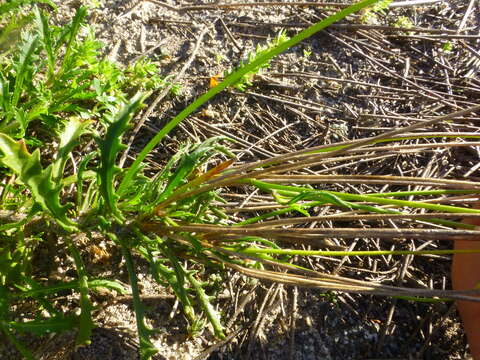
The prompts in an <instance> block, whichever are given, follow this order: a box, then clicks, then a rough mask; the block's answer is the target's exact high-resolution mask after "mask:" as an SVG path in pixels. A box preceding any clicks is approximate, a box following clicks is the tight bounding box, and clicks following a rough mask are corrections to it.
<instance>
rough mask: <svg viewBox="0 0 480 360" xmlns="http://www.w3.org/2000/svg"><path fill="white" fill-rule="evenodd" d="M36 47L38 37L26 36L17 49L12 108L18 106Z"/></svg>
mask: <svg viewBox="0 0 480 360" xmlns="http://www.w3.org/2000/svg"><path fill="white" fill-rule="evenodd" d="M37 45H38V36H36V35H32V34H28V35H27V36H26V38H25V40H24V42H23V44H22V46H21V47H20V49H19V52H20V55H19V58H18V61H16V62H15V70H16V74H15V85H14V88H13V97H12V104H11V105H12V106H13V107H15V106H17V104H18V100H19V99H20V96H21V95H22V91H23V90H24V89H23V83H24V81H25V79H26V77H27V71H28V67H29V66H30V65H31V60H32V56H33V53H34V51H35V49H36V48H37Z"/></svg>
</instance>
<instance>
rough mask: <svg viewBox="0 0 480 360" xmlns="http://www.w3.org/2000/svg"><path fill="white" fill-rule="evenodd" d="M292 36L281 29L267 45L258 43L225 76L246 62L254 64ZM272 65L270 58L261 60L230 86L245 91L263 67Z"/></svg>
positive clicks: (243, 65)
mask: <svg viewBox="0 0 480 360" xmlns="http://www.w3.org/2000/svg"><path fill="white" fill-rule="evenodd" d="M289 39H290V38H289V37H288V36H287V34H286V32H285V30H282V31H280V32H279V33H278V34H277V36H276V37H275V38H274V39H273V40H271V41H269V42H267V43H266V44H265V45H260V44H258V45H257V48H256V49H255V51H252V52H250V53H249V54H248V56H247V59H246V60H244V61H241V62H240V65H239V66H238V67H237V68H236V69H233V70H232V71H229V72H225V74H224V76H225V77H227V76H229V75H231V74H233V73H235V72H237V71H238V70H239V69H240V68H242V67H243V68H245V65H246V64H252V63H254V62H255V60H257V59H261V58H262V57H264V56H265V55H266V54H268V53H269V52H271V51H272V50H273V49H275V48H278V46H279V45H281V44H284V43H286V42H287V41H288V40H289ZM269 67H270V60H266V61H263V62H259V63H258V65H256V66H255V67H253V68H252V69H251V70H250V71H248V72H247V73H245V74H243V75H242V77H241V78H240V79H238V80H237V81H235V83H233V84H231V85H230V86H232V87H234V88H235V89H237V90H240V91H245V90H246V88H247V87H250V86H252V85H253V82H252V81H253V78H254V77H255V75H257V74H259V73H261V71H262V69H267V68H269Z"/></svg>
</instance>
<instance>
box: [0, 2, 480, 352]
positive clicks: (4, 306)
mask: <svg viewBox="0 0 480 360" xmlns="http://www.w3.org/2000/svg"><path fill="white" fill-rule="evenodd" d="M373 3H375V0H364V1H362V2H360V3H357V4H355V5H352V6H351V7H349V8H346V9H344V10H342V11H340V12H339V13H337V14H335V15H333V16H331V17H329V18H327V19H325V20H323V21H321V22H319V23H318V24H315V25H313V26H312V27H310V28H308V29H306V30H304V31H302V32H301V33H299V34H297V35H296V36H294V37H293V38H291V39H287V38H282V41H277V43H276V44H275V46H272V45H268V46H267V47H265V48H263V47H262V48H259V49H260V50H259V51H257V52H256V54H255V55H254V56H251V57H250V61H249V62H245V63H243V64H242V65H241V66H240V67H239V68H238V69H237V70H236V71H233V72H231V73H230V74H229V75H228V76H226V77H225V79H224V80H223V81H222V82H221V83H220V84H218V85H217V86H215V87H214V88H212V89H210V90H209V91H208V92H207V93H206V94H204V95H202V96H200V97H199V98H198V99H197V100H196V101H194V102H193V103H192V104H191V105H189V106H187V107H186V108H185V109H184V110H183V111H181V112H180V113H179V114H178V115H177V116H176V117H174V118H173V119H172V120H171V121H170V122H169V123H168V124H167V125H166V126H165V127H163V128H162V129H161V130H160V131H159V132H158V133H157V134H156V135H155V136H154V137H153V138H152V139H151V141H150V142H149V143H148V144H147V145H146V146H145V148H144V149H143V150H142V151H141V152H140V153H139V154H138V155H137V156H136V158H135V160H134V161H133V163H132V164H130V165H129V166H128V167H126V168H123V169H122V168H120V167H118V165H117V164H118V161H117V158H118V157H119V155H120V154H121V153H122V151H124V149H125V145H123V144H122V137H123V136H124V134H125V133H126V131H127V130H128V128H129V126H130V122H131V119H132V117H133V116H134V114H135V113H137V112H138V110H139V109H140V108H141V107H142V104H143V102H144V101H145V99H146V98H147V96H148V92H145V90H147V91H148V90H149V89H154V88H157V87H161V86H164V85H165V83H164V82H162V80H161V79H160V78H159V79H157V80H153V81H152V82H151V83H149V84H148V85H146V86H147V88H145V85H144V84H143V83H141V82H139V81H138V80H139V77H140V76H142V75H141V74H145V73H146V72H148V73H149V74H150V73H152V72H153V73H155V68H154V67H153V66H152V65H151V64H149V63H148V62H141V63H139V64H138V65H137V67H135V65H134V66H133V67H132V68H128V69H122V68H120V67H118V66H117V65H115V64H112V63H110V62H108V61H106V60H104V59H101V58H100V57H99V54H98V43H97V42H96V41H95V39H94V37H93V33H92V31H91V30H90V29H89V28H88V27H83V26H82V22H83V19H84V18H85V16H86V11H85V9H84V8H80V9H79V10H78V12H77V14H76V16H75V17H74V19H73V20H72V22H71V23H70V24H68V25H67V26H65V27H64V28H55V27H51V26H48V19H47V17H46V15H45V14H43V13H42V12H41V11H40V10H38V9H35V10H34V18H33V19H32V21H34V24H33V26H32V27H31V29H30V31H26V32H25V34H24V35H23V37H22V38H21V40H20V44H19V45H18V49H19V51H16V52H15V53H16V55H14V52H13V51H10V52H9V54H10V55H9V56H8V57H6V61H5V62H2V63H1V67H0V74H1V76H2V77H1V79H2V83H1V85H2V93H3V94H5V96H4V97H3V98H2V99H3V100H2V101H3V102H2V107H1V113H0V121H1V122H0V125H1V128H0V164H1V165H2V166H3V167H4V169H2V170H3V172H4V177H5V179H7V178H8V179H9V181H5V182H4V183H3V184H4V185H3V189H2V200H3V201H2V204H1V205H2V209H1V210H4V211H7V214H6V215H5V216H1V217H0V235H1V236H0V260H1V262H0V331H1V332H2V333H3V334H4V335H5V337H7V338H8V339H9V340H10V341H11V342H12V343H13V344H15V346H16V347H17V348H18V349H19V351H20V352H21V353H22V354H23V355H24V356H25V357H26V358H32V354H31V353H30V351H29V350H28V349H26V348H25V347H24V346H23V345H22V344H21V343H20V342H19V341H18V340H17V338H16V334H17V333H21V332H32V333H35V334H39V335H42V334H46V333H49V332H57V331H63V330H67V329H72V328H75V329H78V335H77V340H76V342H77V345H83V344H88V342H89V337H90V333H91V330H92V328H93V326H94V323H93V320H92V315H91V313H92V307H93V306H92V303H91V300H90V294H91V293H92V292H94V291H97V290H98V289H99V288H109V289H112V290H114V291H116V292H119V293H125V292H126V291H127V290H126V289H124V287H123V286H122V285H121V284H120V283H118V282H116V281H115V280H116V279H95V278H92V277H91V276H90V275H89V274H88V267H87V265H86V258H85V256H84V254H83V253H82V249H81V246H80V245H81V243H82V241H81V239H80V237H82V236H85V234H90V233H93V232H98V233H101V234H102V235H103V236H104V238H105V239H108V240H109V241H110V243H111V244H112V246H115V247H116V248H117V249H119V250H120V251H121V253H122V255H123V258H124V259H125V264H126V268H127V271H128V274H129V279H130V286H131V295H132V299H133V306H134V309H135V315H136V321H137V330H138V336H139V339H140V353H141V357H142V358H143V359H148V358H150V357H151V356H152V354H154V353H155V352H156V350H155V348H154V346H153V344H152V342H151V340H150V336H151V335H152V333H153V332H154V330H153V329H150V328H149V327H148V326H147V325H146V323H145V308H144V306H143V304H142V299H141V292H140V289H139V285H138V279H137V275H136V273H137V267H136V261H138V259H139V258H143V259H145V260H147V261H148V264H149V266H150V272H151V274H152V276H153V278H154V279H155V280H156V281H157V282H158V283H160V284H162V285H167V286H170V287H171V288H172V290H173V292H174V293H175V295H176V296H177V298H178V299H179V301H180V302H181V304H182V306H183V310H184V313H185V316H186V317H187V319H188V321H189V326H190V331H191V333H192V334H194V333H196V332H198V331H200V330H201V329H202V326H203V325H204V324H205V323H206V322H207V321H208V322H209V323H210V324H211V325H212V328H213V330H214V333H215V335H216V336H217V337H219V338H223V337H225V329H224V328H223V325H222V319H221V317H220V314H219V313H218V311H217V310H216V309H215V307H214V304H213V298H212V293H213V294H214V289H213V290H212V288H211V286H210V284H209V282H208V281H204V280H205V276H203V274H204V273H205V272H208V271H212V269H213V270H215V271H218V272H219V273H220V274H222V273H223V270H225V268H230V269H234V270H237V271H239V272H241V273H243V274H246V275H248V276H251V277H255V278H260V279H267V280H270V281H271V280H273V281H278V282H282V283H286V284H295V285H306V286H316V287H320V288H322V289H325V290H332V291H333V290H341V291H349V292H359V293H369V294H376V295H389V296H403V297H409V298H419V297H423V296H441V297H444V298H457V299H458V298H471V297H469V296H468V295H464V294H458V293H455V292H448V291H433V290H423V289H407V288H402V287H393V286H387V285H381V284H377V283H373V284H372V283H371V282H368V281H360V280H353V279H348V278H344V277H340V276H333V275H328V274H323V273H319V272H316V271H313V270H311V269H307V268H304V267H301V266H299V265H297V264H295V263H293V261H292V259H293V256H300V257H304V256H315V255H323V256H376V255H383V254H389V255H405V254H424V253H429V254H445V253H452V252H453V251H452V250H437V249H425V250H422V251H411V250H409V249H402V250H398V251H391V250H375V251H355V252H348V251H344V250H335V251H328V250H300V249H298V248H296V247H294V246H292V247H290V248H284V247H281V246H279V245H278V243H281V242H288V241H291V240H292V239H294V240H295V241H296V242H297V243H298V242H299V243H302V244H306V245H309V244H310V241H311V240H312V239H317V238H320V237H333V236H335V237H347V238H348V237H358V236H360V235H364V236H371V237H390V238H391V237H395V236H397V237H400V236H408V237H423V238H426V239H434V238H435V239H436V238H442V237H443V238H447V237H451V236H455V235H459V234H461V235H463V236H471V235H476V234H477V233H478V232H477V231H474V230H472V226H470V225H468V224H462V223H459V222H456V221H452V220H449V217H450V216H451V215H452V214H454V215H457V216H460V215H465V214H469V215H472V214H473V215H477V214H479V213H480V211H478V210H473V209H470V208H465V207H458V206H451V205H441V204H436V203H431V202H428V201H422V200H427V199H429V198H431V197H434V196H449V195H455V196H460V195H467V194H478V193H479V192H480V188H479V186H478V185H477V184H476V183H474V182H469V181H455V180H447V179H423V178H406V177H382V176H375V177H369V176H345V177H341V176H338V175H335V176H328V175H322V176H320V175H302V174H298V173H295V172H294V171H295V170H298V169H304V168H308V167H313V166H316V165H318V164H320V163H324V162H328V161H331V160H332V159H334V160H335V161H343V160H352V159H359V158H362V159H363V158H365V157H366V155H365V154H364V153H362V152H361V150H363V149H365V148H367V149H368V150H369V151H370V152H372V153H374V154H375V153H376V152H379V151H387V150H388V151H390V150H391V149H389V145H388V144H389V143H401V142H408V141H410V140H419V141H420V140H421V139H428V138H437V139H440V138H449V137H452V138H459V137H460V138H463V139H466V140H467V139H469V138H473V139H478V138H479V137H480V135H478V134H471V133H454V134H448V133H439V132H437V133H427V132H419V133H410V131H413V130H416V129H418V128H420V127H422V128H424V127H426V126H429V125H432V124H435V123H437V122H440V121H443V120H452V119H455V118H456V117H459V116H462V115H464V114H466V113H468V112H470V111H474V110H478V108H479V107H478V106H477V107H476V108H473V109H468V110H464V111H459V112H457V113H453V114H449V115H448V116H445V117H439V118H435V119H433V120H430V121H427V122H421V123H418V124H416V125H413V126H410V127H408V128H406V129H397V130H394V131H391V132H388V133H386V134H383V135H379V136H376V137H373V138H367V139H361V140H355V141H349V142H343V143H337V144H333V145H326V146H320V147H316V148H312V149H306V150H303V151H299V152H295V153H290V154H285V155H281V156H277V157H274V158H270V159H266V160H262V161H258V162H255V163H251V164H244V165H242V166H239V167H234V166H233V165H234V160H235V159H234V156H233V154H231V153H230V152H229V151H228V148H227V147H226V146H225V143H226V142H227V141H229V140H228V139H227V138H213V139H209V140H207V141H205V142H204V143H202V144H193V145H192V144H186V145H185V146H184V147H182V148H181V149H180V150H179V151H178V152H177V153H176V154H175V155H174V156H173V157H172V158H171V159H169V161H168V162H167V164H166V165H165V166H164V167H163V169H162V170H161V171H159V172H158V173H156V174H155V175H154V176H151V177H150V176H147V175H145V174H146V172H145V173H144V171H143V170H144V169H145V168H146V166H147V163H146V160H145V159H146V157H147V156H148V155H149V154H150V153H151V151H152V150H153V149H154V148H155V147H156V146H157V145H158V144H159V143H160V141H161V140H162V139H163V138H164V137H165V136H166V135H167V134H168V133H169V132H170V131H171V130H172V129H173V128H174V127H175V126H176V125H177V124H178V123H180V122H181V121H182V120H183V119H185V118H186V117H187V116H188V115H189V114H191V113H192V112H194V111H196V110H198V109H199V108H200V107H201V106H202V105H203V104H204V103H206V102H207V101H208V100H209V99H211V98H212V97H213V96H215V95H216V94H218V93H219V92H220V91H222V90H224V89H225V88H227V87H229V86H240V88H243V89H244V88H245V86H248V85H249V84H250V82H251V76H252V74H255V73H256V72H258V71H259V70H260V69H261V68H262V67H265V66H267V65H266V64H268V61H269V60H270V59H271V58H273V57H274V56H276V55H278V54H279V53H281V52H282V51H285V50H287V49H289V48H291V47H292V46H294V45H296V44H298V43H299V42H300V41H302V40H303V39H305V38H307V37H309V36H311V35H313V34H315V33H316V32H318V31H320V30H322V29H324V28H325V27H326V26H328V25H330V24H332V23H333V22H335V21H338V20H340V19H342V18H343V17H345V16H347V15H349V14H351V13H353V12H355V11H358V10H360V9H362V8H363V7H365V6H369V5H372V4H373ZM80 34H83V35H82V36H80ZM41 55H42V56H41ZM138 90H140V91H138ZM59 99H61V101H60V100H59ZM18 129H19V130H18ZM45 129H47V130H51V129H53V130H54V131H53V132H51V131H50V132H48V131H45ZM42 130H43V131H44V132H45V133H46V134H44V135H43V136H42V138H41V139H39V140H41V141H42V142H44V143H47V144H50V146H48V147H42V148H41V149H40V148H36V149H34V150H33V151H31V150H29V149H28V147H27V145H26V143H25V141H24V140H23V137H25V136H32V137H35V135H36V134H39V133H41V131H42ZM18 139H20V140H18ZM91 139H93V140H94V143H95V144H96V147H95V150H94V151H92V150H91V149H90V148H85V147H84V146H85V145H86V144H89V143H90V140H91ZM403 146H405V147H406V148H408V147H409V145H408V144H407V145H403ZM428 146H429V145H428V144H425V147H427V148H428ZM33 147H35V145H33ZM360 148H362V149H360ZM75 151H78V152H82V153H84V154H85V153H88V155H86V156H84V158H83V159H82V160H81V161H78V164H77V165H78V166H76V167H74V166H70V167H69V166H67V165H68V164H69V161H70V160H71V157H72V156H73V153H74V152H75ZM369 156H371V155H367V157H369ZM219 157H221V158H222V160H219ZM46 164H48V165H46ZM212 164H214V165H212ZM208 165H210V169H208V170H206V169H205V168H206V167H207V166H208ZM74 169H75V170H74ZM14 180H15V181H14ZM332 181H335V182H339V181H345V182H351V183H355V182H362V183H366V184H376V183H388V184H396V185H410V184H412V183H414V184H419V185H426V186H431V187H435V189H432V190H425V191H395V192H383V193H368V194H356V193H355V194H353V193H348V192H340V191H332V190H321V189H318V188H317V187H316V184H329V183H331V182H332ZM228 186H249V187H255V188H256V189H258V191H260V192H263V193H264V194H266V195H267V194H268V195H270V196H271V200H272V203H273V208H272V209H271V210H269V211H265V212H263V213H260V214H259V215H258V216H255V217H250V218H247V219H245V220H244V221H238V219H236V218H233V217H231V216H230V215H229V214H228V213H227V211H225V209H224V207H223V206H222V204H223V203H224V202H225V201H224V200H223V198H222V192H223V191H224V189H225V187H228ZM70 187H72V188H73V189H74V190H75V191H71V190H69V189H70ZM19 195H20V196H19ZM82 195H83V196H82ZM405 197H407V198H408V200H404V198H405ZM410 197H413V198H414V200H412V199H410ZM319 206H328V207H329V208H331V209H341V210H345V211H346V212H347V213H344V212H341V213H337V212H336V211H334V212H333V214H329V215H325V216H310V213H309V210H310V209H312V208H313V207H319ZM412 209H413V210H414V209H425V210H428V211H429V212H428V213H426V214H411V213H410V212H409V210H412ZM247 210H248V209H247ZM332 211H333V210H332ZM282 215H287V216H282ZM298 215H300V216H298ZM278 216H281V218H280V220H278V219H277V217H278ZM393 218H397V219H403V220H404V221H406V222H411V223H412V224H413V225H415V223H416V222H419V221H421V222H422V224H421V227H412V228H410V227H406V228H400V229H389V228H371V229H363V228H341V227H336V228H334V229H331V228H299V227H295V225H299V224H310V223H312V222H315V221H322V220H326V219H327V220H331V221H346V220H348V221H357V220H370V221H371V220H378V219H381V220H385V219H393ZM438 225H441V226H442V227H441V228H438V227H437V228H436V227H435V226H438ZM428 226H430V227H428ZM42 242H51V243H53V244H56V245H59V244H62V249H61V250H60V251H61V252H64V255H65V257H66V256H67V254H68V256H70V257H71V258H72V259H73V260H72V262H73V264H72V266H74V267H75V269H76V272H77V279H76V280H72V281H54V280H52V279H51V280H50V281H48V282H46V283H45V282H43V281H42V280H40V279H38V278H37V277H35V272H34V271H33V269H32V267H31V265H32V256H33V255H32V254H34V252H35V250H36V248H37V247H38V246H39V244H40V243H42ZM184 260H186V261H184ZM277 268H282V269H284V270H287V271H286V272H279V271H275V270H273V269H277ZM211 281H213V280H211ZM72 291H75V292H77V293H78V294H79V302H78V309H79V313H78V314H77V313H75V312H67V313H64V312H63V311H62V310H61V309H59V308H58V307H57V306H56V303H55V300H54V299H55V297H56V296H58V294H60V293H64V292H72ZM420 300H423V298H420ZM22 301H30V302H32V303H35V304H36V306H37V309H40V310H42V311H38V312H36V313H35V314H34V315H33V316H31V317H30V318H28V317H24V318H23V319H18V318H15V312H14V307H15V306H16V305H17V304H19V303H20V302H22ZM199 310H200V311H199Z"/></svg>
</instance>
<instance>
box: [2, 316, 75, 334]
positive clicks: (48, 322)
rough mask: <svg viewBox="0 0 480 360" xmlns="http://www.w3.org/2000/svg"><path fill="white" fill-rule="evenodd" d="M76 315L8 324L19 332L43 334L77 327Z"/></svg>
mask: <svg viewBox="0 0 480 360" xmlns="http://www.w3.org/2000/svg"><path fill="white" fill-rule="evenodd" d="M77 324H78V318H77V317H76V316H68V317H58V318H50V319H40V320H32V321H25V322H17V321H10V322H8V326H9V327H10V328H11V329H15V330H17V331H20V332H29V333H32V334H35V335H45V334H50V333H54V332H62V331H67V330H71V329H74V328H76V327H77Z"/></svg>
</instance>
